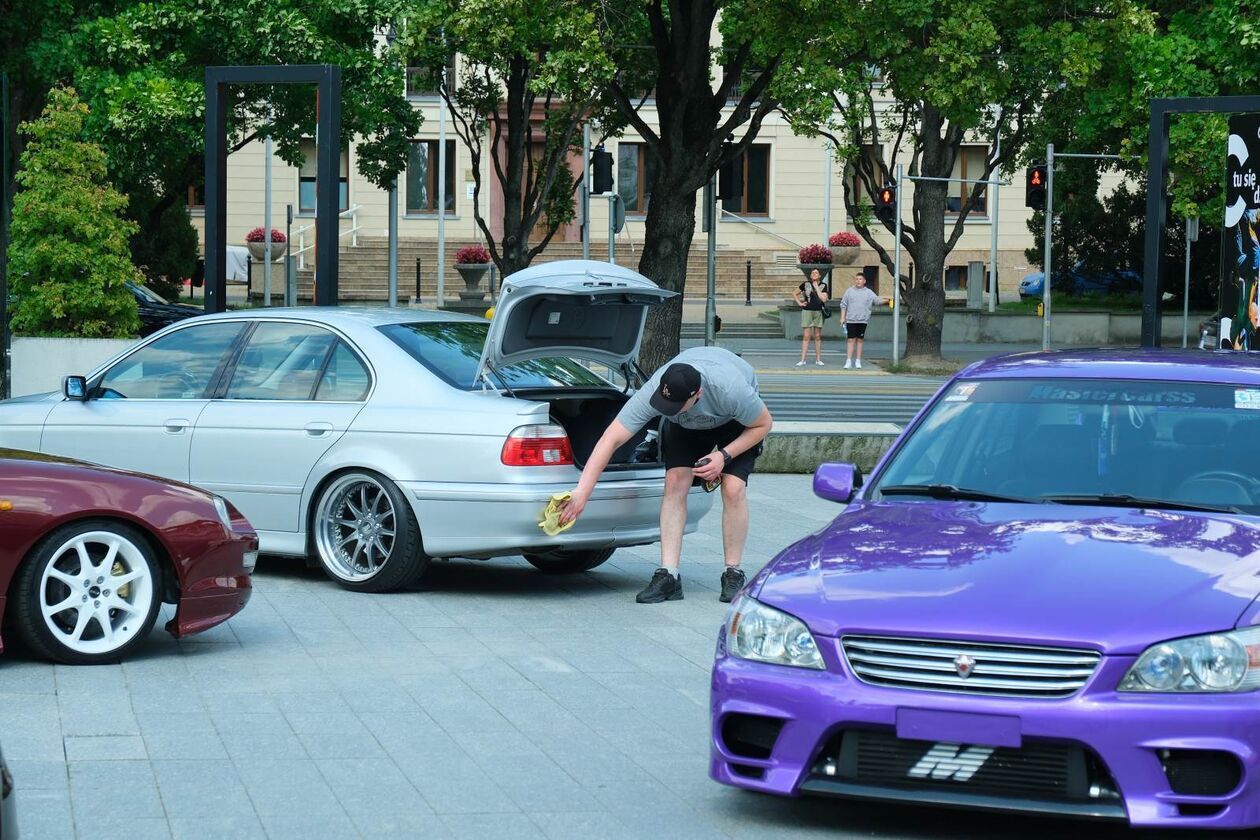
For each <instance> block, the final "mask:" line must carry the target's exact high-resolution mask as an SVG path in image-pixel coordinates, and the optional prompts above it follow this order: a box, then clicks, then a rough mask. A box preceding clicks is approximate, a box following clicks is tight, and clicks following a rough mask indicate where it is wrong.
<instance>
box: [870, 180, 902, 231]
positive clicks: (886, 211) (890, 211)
mask: <svg viewBox="0 0 1260 840" xmlns="http://www.w3.org/2000/svg"><path fill="white" fill-rule="evenodd" d="M896 212H897V185H896V184H884V186H882V187H880V188H879V190H878V191H877V192H876V193H875V215H876V216H878V217H879V218H880V219H883V220H884V221H885V222H888V223H889V224H891V223H892V220H893V216H894V215H895V214H896Z"/></svg>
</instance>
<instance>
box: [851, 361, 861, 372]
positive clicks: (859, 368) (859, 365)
mask: <svg viewBox="0 0 1260 840" xmlns="http://www.w3.org/2000/svg"><path fill="white" fill-rule="evenodd" d="M853 366H854V367H855V368H857V369H858V370H861V369H862V360H861V359H858V360H857V361H856V362H854V363H853Z"/></svg>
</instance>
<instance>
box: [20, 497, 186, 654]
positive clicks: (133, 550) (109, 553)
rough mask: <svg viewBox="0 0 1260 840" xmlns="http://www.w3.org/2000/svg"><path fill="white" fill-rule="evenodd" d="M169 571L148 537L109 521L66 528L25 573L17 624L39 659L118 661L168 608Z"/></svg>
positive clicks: (45, 543)
mask: <svg viewBox="0 0 1260 840" xmlns="http://www.w3.org/2000/svg"><path fill="white" fill-rule="evenodd" d="M162 591H163V586H162V567H161V565H160V564H159V562H158V559H157V555H156V554H155V553H154V550H153V548H152V546H150V545H149V542H148V540H147V539H145V537H144V535H143V534H142V533H140V532H139V531H138V530H136V529H135V528H133V527H130V526H128V525H123V524H121V523H118V522H110V521H107V520H86V521H83V522H76V523H72V524H70V525H64V526H62V527H60V528H58V529H57V530H55V531H53V532H52V533H51V534H49V535H48V536H47V537H45V538H44V539H43V540H41V541H40V543H39V545H37V546H36V547H35V549H34V550H33V551H32V552H31V553H30V554H29V555H28V556H27V558H26V560H25V562H23V564H22V568H21V569H20V570H19V571H18V575H17V579H16V581H15V589H14V595H15V597H14V601H15V603H14V607H15V610H14V622H15V626H16V629H17V631H18V635H20V636H21V638H22V640H23V641H24V642H25V643H26V645H27V647H29V648H30V649H31V651H33V652H34V653H36V654H38V655H40V656H43V657H45V658H48V659H52V660H54V661H56V662H61V663H63V664H66V665H100V664H103V663H107V662H117V661H118V660H120V659H122V658H123V657H124V656H125V655H126V654H127V653H128V652H129V651H131V650H132V649H133V648H134V647H135V646H136V645H138V644H140V643H141V642H142V641H143V640H144V638H145V637H146V636H148V635H149V631H150V630H152V629H153V623H154V622H155V621H157V615H158V610H159V609H160V607H161V605H162Z"/></svg>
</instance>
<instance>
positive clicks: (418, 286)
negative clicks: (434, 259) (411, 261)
mask: <svg viewBox="0 0 1260 840" xmlns="http://www.w3.org/2000/svg"><path fill="white" fill-rule="evenodd" d="M416 303H417V304H419V303H420V258H419V257H416Z"/></svg>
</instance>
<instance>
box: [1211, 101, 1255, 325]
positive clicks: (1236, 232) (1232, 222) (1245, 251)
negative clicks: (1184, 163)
mask: <svg viewBox="0 0 1260 840" xmlns="http://www.w3.org/2000/svg"><path fill="white" fill-rule="evenodd" d="M1258 172H1260V114H1236V115H1234V116H1233V117H1230V120H1229V151H1228V154H1227V156H1226V160H1225V227H1224V233H1223V237H1224V240H1225V241H1224V242H1222V243H1221V257H1222V259H1221V264H1222V273H1223V274H1224V276H1223V277H1222V278H1221V329H1220V336H1221V347H1223V348H1231V347H1232V348H1233V349H1235V350H1260V301H1258V300H1257V293H1258V287H1260V183H1257V173H1258Z"/></svg>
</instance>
